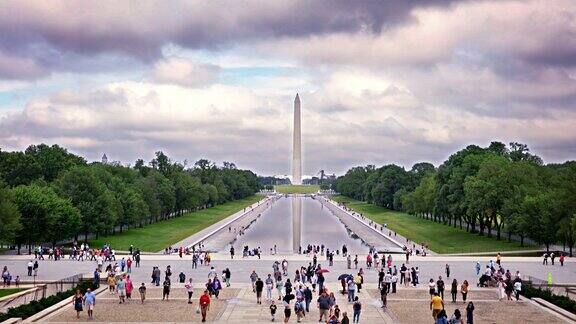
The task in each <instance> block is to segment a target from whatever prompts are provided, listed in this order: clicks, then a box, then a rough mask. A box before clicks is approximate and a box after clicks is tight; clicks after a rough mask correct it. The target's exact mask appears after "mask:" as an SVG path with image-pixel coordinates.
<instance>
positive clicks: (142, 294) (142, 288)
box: [138, 283, 146, 304]
mask: <svg viewBox="0 0 576 324" xmlns="http://www.w3.org/2000/svg"><path fill="white" fill-rule="evenodd" d="M138 292H139V293H140V301H141V302H142V304H144V301H145V300H146V285H145V284H144V283H142V285H140V287H139V288H138Z"/></svg>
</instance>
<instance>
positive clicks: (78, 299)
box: [72, 289, 84, 318]
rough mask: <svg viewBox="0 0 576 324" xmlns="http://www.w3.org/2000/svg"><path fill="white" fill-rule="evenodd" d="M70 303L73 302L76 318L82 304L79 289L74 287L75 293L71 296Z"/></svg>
mask: <svg viewBox="0 0 576 324" xmlns="http://www.w3.org/2000/svg"><path fill="white" fill-rule="evenodd" d="M72 304H74V310H75V311H76V318H80V312H81V311H82V305H83V304H84V296H82V293H81V292H80V289H76V293H75V294H74V296H73V297H72Z"/></svg>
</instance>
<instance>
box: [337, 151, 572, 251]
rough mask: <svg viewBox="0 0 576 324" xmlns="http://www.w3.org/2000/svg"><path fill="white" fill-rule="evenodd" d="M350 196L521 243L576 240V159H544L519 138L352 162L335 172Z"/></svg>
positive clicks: (340, 186) (339, 187) (566, 243)
mask: <svg viewBox="0 0 576 324" xmlns="http://www.w3.org/2000/svg"><path fill="white" fill-rule="evenodd" d="M336 189H337V191H338V192H340V193H341V194H343V195H345V196H349V197H351V198H354V199H357V200H362V201H367V202H370V203H374V204H376V205H379V206H383V207H386V208H390V209H394V210H402V211H405V212H407V213H410V214H412V215H417V216H419V217H423V218H427V219H431V220H433V221H436V222H442V223H444V224H447V225H452V226H454V227H457V226H459V227H460V228H461V229H466V231H469V232H472V233H478V234H479V235H488V236H492V234H493V233H494V234H495V236H496V238H497V239H501V233H503V232H505V233H506V235H507V239H508V240H511V238H512V236H515V237H516V238H518V239H519V240H520V242H521V244H522V245H523V244H524V239H525V238H530V239H532V240H533V241H535V242H537V243H538V244H541V245H545V246H546V248H547V249H549V247H550V245H552V244H557V243H562V244H564V246H568V247H569V250H570V255H572V249H573V247H574V244H575V241H576V162H575V161H567V162H565V163H562V164H546V165H545V164H544V163H543V161H542V159H541V158H540V157H538V156H536V155H534V154H532V153H531V152H530V150H529V148H528V147H527V145H525V144H520V143H510V144H509V145H508V146H506V145H505V144H503V143H500V142H492V143H491V144H490V145H489V146H488V147H485V148H482V147H480V146H477V145H470V146H468V147H466V148H464V149H462V150H460V151H458V152H456V153H454V154H452V155H451V156H450V157H449V158H448V159H447V160H446V161H444V163H442V164H441V165H440V166H439V167H437V168H436V167H434V165H432V164H431V163H426V162H422V163H417V164H415V165H414V166H413V167H412V168H411V169H410V170H405V169H404V168H403V167H400V166H397V165H394V164H390V165H385V166H382V167H380V168H376V167H375V166H373V165H368V166H359V167H354V168H352V169H350V170H348V172H347V173H346V174H345V175H344V176H341V177H339V178H338V179H337V181H336Z"/></svg>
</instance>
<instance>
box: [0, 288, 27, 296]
mask: <svg viewBox="0 0 576 324" xmlns="http://www.w3.org/2000/svg"><path fill="white" fill-rule="evenodd" d="M23 290H26V289H24V288H0V297H4V296H8V295H12V294H15V293H17V292H20V291H23Z"/></svg>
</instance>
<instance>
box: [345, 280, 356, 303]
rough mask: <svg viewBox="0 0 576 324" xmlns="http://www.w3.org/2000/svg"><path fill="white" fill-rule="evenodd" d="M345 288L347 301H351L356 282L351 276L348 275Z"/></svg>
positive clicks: (352, 300)
mask: <svg viewBox="0 0 576 324" xmlns="http://www.w3.org/2000/svg"><path fill="white" fill-rule="evenodd" d="M347 288H348V302H349V303H352V302H354V294H355V293H356V283H355V282H354V280H353V278H352V276H349V277H348V282H347Z"/></svg>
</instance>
